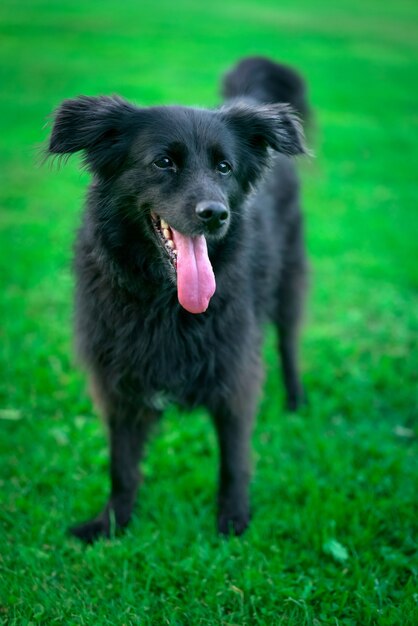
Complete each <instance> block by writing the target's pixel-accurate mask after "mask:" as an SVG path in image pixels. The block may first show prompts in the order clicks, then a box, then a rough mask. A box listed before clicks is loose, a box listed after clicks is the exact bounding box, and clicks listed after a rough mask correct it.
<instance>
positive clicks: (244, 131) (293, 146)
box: [221, 103, 308, 182]
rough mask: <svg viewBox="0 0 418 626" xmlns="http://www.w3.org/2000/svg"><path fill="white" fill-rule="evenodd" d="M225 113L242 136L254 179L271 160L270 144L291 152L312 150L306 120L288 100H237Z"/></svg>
mask: <svg viewBox="0 0 418 626" xmlns="http://www.w3.org/2000/svg"><path fill="white" fill-rule="evenodd" d="M221 115H222V117H223V119H224V121H225V122H226V124H227V126H228V127H229V128H230V129H231V130H232V131H233V133H234V135H235V137H237V138H238V144H239V146H240V147H241V148H242V153H243V162H244V163H245V164H246V165H245V169H246V173H245V176H246V177H247V178H249V179H250V182H254V180H256V179H257V177H258V176H259V175H260V173H261V172H262V171H263V169H264V167H265V166H266V165H267V164H268V163H269V151H268V148H270V149H272V150H274V151H275V152H280V153H282V154H285V155H287V156H295V155H298V154H307V153H308V151H307V149H306V147H305V142H304V134H303V128H302V124H301V122H300V121H299V118H298V116H297V115H296V114H295V113H294V111H293V109H292V108H291V107H290V106H289V105H288V104H268V105H259V106H258V105H249V104H246V103H236V104H233V105H232V106H229V107H225V108H224V109H221Z"/></svg>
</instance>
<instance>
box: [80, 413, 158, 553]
mask: <svg viewBox="0 0 418 626" xmlns="http://www.w3.org/2000/svg"><path fill="white" fill-rule="evenodd" d="M157 416H158V413H157V412H155V411H151V410H149V409H145V408H143V409H142V410H141V411H140V412H139V414H138V413H137V414H136V416H132V417H130V419H127V418H121V417H120V416H117V417H114V418H110V419H109V421H108V426H109V443H110V479H111V492H110V498H109V501H108V503H107V505H106V506H105V508H104V510H103V511H102V513H100V515H98V516H97V517H96V518H94V519H92V520H90V521H88V522H85V523H83V524H80V525H78V526H75V527H73V528H72V529H71V532H72V534H74V535H76V536H77V537H79V538H80V539H82V540H83V541H85V542H86V543H92V542H93V541H95V540H96V539H98V538H99V537H109V536H110V535H111V534H112V532H113V531H115V530H118V529H121V528H124V527H125V526H126V525H127V524H128V522H129V520H130V518H131V514H132V510H133V507H134V504H135V498H136V494H137V489H138V483H139V471H138V462H139V460H140V457H141V455H142V451H143V447H144V443H145V441H146V437H147V434H148V431H149V429H150V426H151V425H152V424H153V423H154V421H155V419H156V417H157Z"/></svg>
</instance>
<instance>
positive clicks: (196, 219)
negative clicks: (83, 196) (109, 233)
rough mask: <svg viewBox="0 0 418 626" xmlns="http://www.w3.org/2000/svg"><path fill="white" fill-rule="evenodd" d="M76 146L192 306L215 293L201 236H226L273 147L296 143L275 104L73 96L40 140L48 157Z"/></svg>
mask: <svg viewBox="0 0 418 626" xmlns="http://www.w3.org/2000/svg"><path fill="white" fill-rule="evenodd" d="M78 151H83V152H84V159H85V163H86V165H87V166H88V168H89V169H90V170H91V172H92V173H93V174H94V176H95V178H96V180H97V182H98V184H99V185H102V186H103V188H104V189H106V193H108V194H109V196H110V198H109V203H110V204H111V205H112V206H114V207H115V210H118V211H121V212H122V215H123V217H124V219H126V218H127V216H129V218H130V219H133V220H137V221H142V223H143V224H144V228H145V232H146V233H147V234H148V236H149V237H150V238H151V239H152V240H153V242H154V244H155V246H157V248H158V249H159V250H160V252H161V255H162V259H163V262H165V263H166V264H167V271H171V272H173V271H175V272H176V275H177V289H178V297H179V301H180V303H181V304H182V306H183V307H184V308H186V309H187V310H188V311H190V312H192V313H201V312H203V311H205V310H206V308H207V306H208V304H209V300H210V298H211V297H212V295H213V293H214V291H215V278H214V275H213V270H212V266H211V263H210V260H209V256H208V252H207V245H206V239H209V240H210V239H222V238H224V237H226V235H227V233H228V230H229V229H230V227H231V222H233V221H234V220H237V219H239V210H238V209H239V207H240V206H241V205H242V202H243V200H244V199H245V196H246V195H248V193H249V192H250V190H251V188H252V187H253V186H254V185H255V184H256V182H257V181H258V179H259V178H260V176H261V175H262V173H263V172H264V170H265V168H266V167H267V166H268V164H269V162H270V160H271V156H272V153H273V152H281V153H284V154H287V155H296V154H300V153H302V152H304V145H303V136H302V130H301V126H300V124H299V122H298V120H297V118H296V117H295V115H294V114H293V113H292V111H291V110H290V108H289V107H288V106H287V105H283V104H277V105H266V106H255V105H254V106H253V105H250V104H247V103H239V102H237V103H234V104H231V105H229V106H225V107H223V108H220V109H216V110H204V109H191V108H185V107H152V108H144V109H142V108H138V107H135V106H133V105H131V104H129V103H127V102H126V101H124V100H122V99H121V98H118V97H103V96H102V97H97V98H93V97H86V96H81V97H79V98H75V99H72V100H66V101H64V103H63V104H62V105H61V107H60V108H59V109H58V111H57V113H56V116H55V123H54V127H53V130H52V135H51V138H50V143H49V152H50V153H51V154H61V155H66V154H67V155H68V154H71V153H74V152H78Z"/></svg>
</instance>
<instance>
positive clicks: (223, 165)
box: [216, 161, 232, 176]
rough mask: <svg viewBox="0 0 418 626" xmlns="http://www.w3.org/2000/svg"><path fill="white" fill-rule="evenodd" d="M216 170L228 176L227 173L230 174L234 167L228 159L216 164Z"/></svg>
mask: <svg viewBox="0 0 418 626" xmlns="http://www.w3.org/2000/svg"><path fill="white" fill-rule="evenodd" d="M216 171H218V172H219V173H220V174H223V176H226V175H227V174H230V173H231V172H232V167H231V166H230V165H229V163H228V161H221V162H220V163H218V165H217V166H216Z"/></svg>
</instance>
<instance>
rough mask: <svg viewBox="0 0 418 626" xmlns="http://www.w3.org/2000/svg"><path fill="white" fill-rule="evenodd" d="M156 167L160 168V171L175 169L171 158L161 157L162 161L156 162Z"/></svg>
mask: <svg viewBox="0 0 418 626" xmlns="http://www.w3.org/2000/svg"><path fill="white" fill-rule="evenodd" d="M154 165H155V167H158V169H159V170H168V169H170V168H174V162H173V161H172V160H171V159H170V158H169V157H161V159H157V160H156V161H154Z"/></svg>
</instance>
